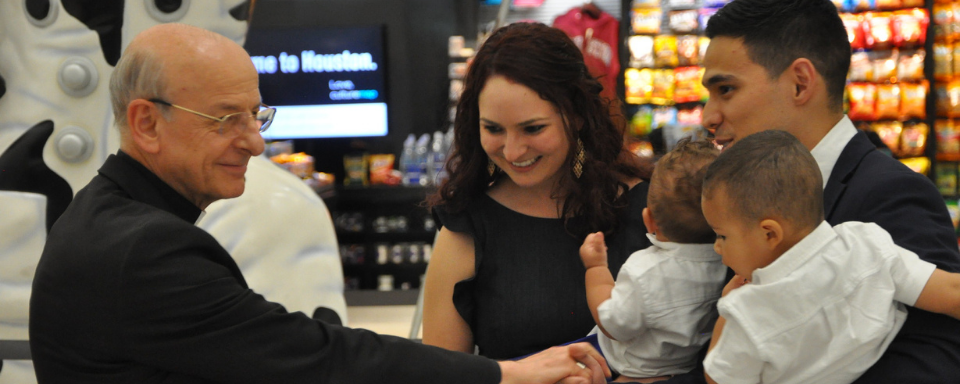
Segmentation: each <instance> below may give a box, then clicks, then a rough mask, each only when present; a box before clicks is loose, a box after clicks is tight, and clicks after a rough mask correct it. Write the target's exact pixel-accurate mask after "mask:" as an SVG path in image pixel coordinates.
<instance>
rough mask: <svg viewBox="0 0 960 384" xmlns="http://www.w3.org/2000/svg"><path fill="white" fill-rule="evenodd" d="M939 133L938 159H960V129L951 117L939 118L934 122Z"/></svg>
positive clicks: (934, 126)
mask: <svg viewBox="0 0 960 384" xmlns="http://www.w3.org/2000/svg"><path fill="white" fill-rule="evenodd" d="M933 129H934V131H936V134H937V160H946V161H960V130H958V127H956V126H954V124H953V120H951V119H937V120H936V121H935V122H934V123H933Z"/></svg>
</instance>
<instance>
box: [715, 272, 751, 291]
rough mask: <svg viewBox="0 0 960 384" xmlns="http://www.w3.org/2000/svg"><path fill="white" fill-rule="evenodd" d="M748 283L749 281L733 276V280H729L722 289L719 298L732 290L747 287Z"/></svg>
mask: <svg viewBox="0 0 960 384" xmlns="http://www.w3.org/2000/svg"><path fill="white" fill-rule="evenodd" d="M749 282H750V280H747V279H745V278H743V277H740V275H733V278H732V279H730V282H729V283H727V286H725V287H723V293H721V294H720V296H726V295H727V294H728V293H730V292H731V291H733V290H734V289H737V288H740V287H742V286H744V285H747V283H749Z"/></svg>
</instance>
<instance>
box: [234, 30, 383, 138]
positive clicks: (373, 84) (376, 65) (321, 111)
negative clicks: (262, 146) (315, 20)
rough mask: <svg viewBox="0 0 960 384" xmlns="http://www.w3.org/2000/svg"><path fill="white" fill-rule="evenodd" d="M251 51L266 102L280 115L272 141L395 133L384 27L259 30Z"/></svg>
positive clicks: (250, 41)
mask: <svg viewBox="0 0 960 384" xmlns="http://www.w3.org/2000/svg"><path fill="white" fill-rule="evenodd" d="M244 48H246V50H247V52H248V53H249V54H250V57H251V59H252V60H253V64H254V66H255V67H256V68H257V72H258V73H259V74H260V96H261V98H262V99H263V102H264V103H266V104H268V105H270V106H272V107H276V108H277V114H276V117H275V119H274V121H273V124H272V125H271V126H270V129H269V130H267V131H266V132H264V133H263V138H264V139H267V140H285V139H309V138H325V137H365V136H385V135H386V134H387V126H388V124H387V94H386V93H387V89H386V84H387V83H386V73H387V68H386V60H385V58H384V28H383V26H382V25H379V26H365V27H342V28H295V29H253V30H250V32H249V33H248V34H247V39H246V43H245V44H244Z"/></svg>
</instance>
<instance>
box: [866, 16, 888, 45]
mask: <svg viewBox="0 0 960 384" xmlns="http://www.w3.org/2000/svg"><path fill="white" fill-rule="evenodd" d="M892 16H893V14H892V13H890V12H866V13H864V14H863V20H864V23H863V36H864V48H867V49H890V48H891V47H892V46H893V25H892V23H891V18H892Z"/></svg>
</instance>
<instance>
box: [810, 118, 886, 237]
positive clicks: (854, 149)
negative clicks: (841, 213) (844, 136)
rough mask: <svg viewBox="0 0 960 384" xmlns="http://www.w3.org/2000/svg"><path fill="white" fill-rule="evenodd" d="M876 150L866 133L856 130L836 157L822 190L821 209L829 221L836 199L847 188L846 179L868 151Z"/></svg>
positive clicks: (837, 199) (851, 174)
mask: <svg viewBox="0 0 960 384" xmlns="http://www.w3.org/2000/svg"><path fill="white" fill-rule="evenodd" d="M874 150H876V147H875V146H874V145H873V144H872V143H871V142H870V139H868V138H867V135H866V134H865V133H863V132H862V131H860V130H858V131H857V134H856V135H854V136H853V138H852V139H850V142H849V143H847V146H846V147H843V152H841V153H840V157H839V158H838V159H837V163H836V164H835V165H834V166H833V171H832V172H830V179H828V180H827V187H826V188H824V190H823V211H824V218H825V219H826V220H827V221H830V216H832V215H833V209H834V208H835V207H836V204H837V201H839V200H840V197H841V196H843V191H844V190H846V188H847V181H848V180H849V179H850V177H851V176H853V173H854V172H855V171H856V170H857V168H858V167H859V166H860V162H861V161H863V158H864V157H866V155H867V154H868V153H870V151H874Z"/></svg>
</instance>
